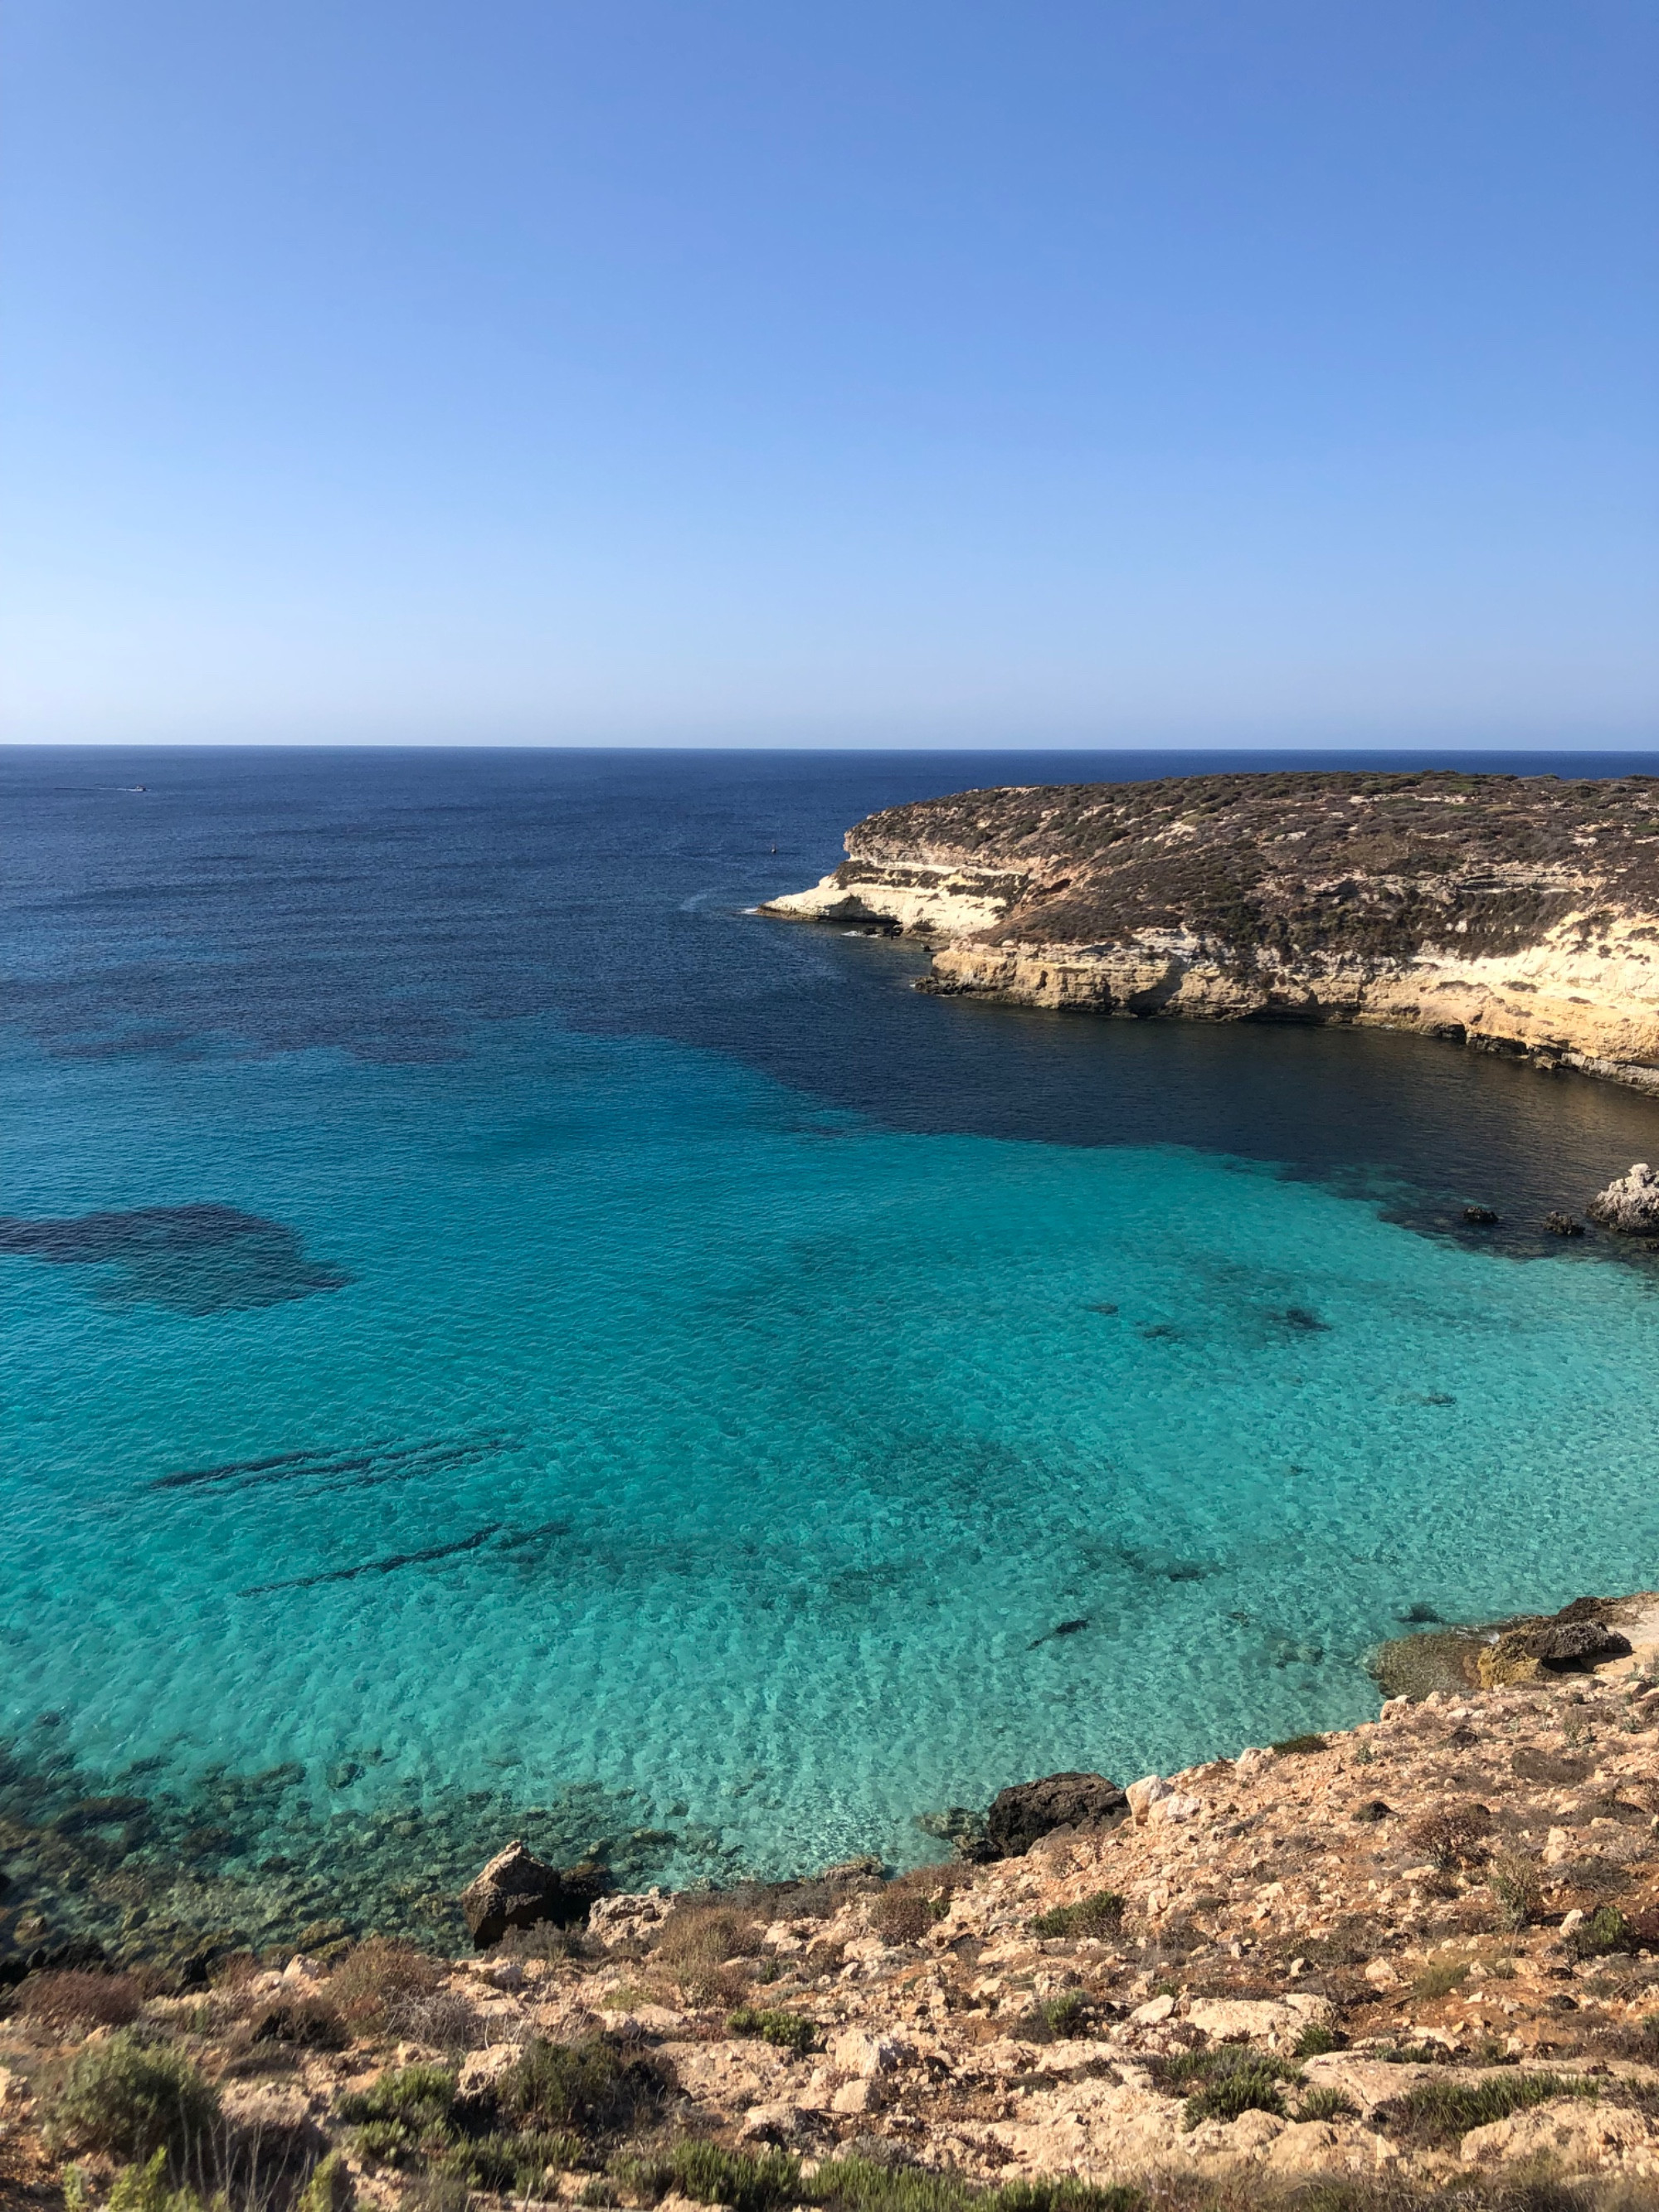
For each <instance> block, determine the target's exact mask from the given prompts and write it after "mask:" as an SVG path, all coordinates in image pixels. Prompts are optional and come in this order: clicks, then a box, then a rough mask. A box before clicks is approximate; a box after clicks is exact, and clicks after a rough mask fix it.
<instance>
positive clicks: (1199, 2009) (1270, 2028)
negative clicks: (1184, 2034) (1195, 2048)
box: [1187, 1992, 1336, 2045]
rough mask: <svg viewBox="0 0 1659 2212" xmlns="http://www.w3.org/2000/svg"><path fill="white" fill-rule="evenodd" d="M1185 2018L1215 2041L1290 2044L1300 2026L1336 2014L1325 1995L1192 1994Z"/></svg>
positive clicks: (1331, 2017)
mask: <svg viewBox="0 0 1659 2212" xmlns="http://www.w3.org/2000/svg"><path fill="white" fill-rule="evenodd" d="M1187 2016H1188V2019H1189V2020H1190V2021H1192V2024H1193V2026H1194V2027H1195V2028H1197V2029H1199V2030H1200V2033H1203V2034H1205V2035H1207V2036H1208V2037H1209V2038H1210V2039H1211V2040H1212V2042H1215V2043H1258V2042H1267V2043H1272V2044H1274V2045H1278V2044H1283V2043H1294V2042H1295V2041H1296V2039H1297V2037H1298V2036H1299V2035H1300V2034H1301V2033H1302V2031H1303V2029H1304V2027H1308V2026H1309V2025H1310V2023H1312V2022H1314V2021H1317V2022H1318V2023H1319V2024H1320V2025H1321V2026H1325V2025H1328V2023H1329V2022H1330V2021H1333V2020H1334V2019H1335V2017H1336V2008H1335V2007H1334V2005H1333V2004H1332V2003H1331V2002H1330V2000H1329V1998H1328V1997H1316V1996H1304V1995H1302V1994H1301V1993H1299V1992H1298V1993H1297V1995H1296V1996H1288V1997H1194V1999H1193V2001H1192V2003H1191V2005H1190V2006H1189V2007H1188V2015H1187Z"/></svg>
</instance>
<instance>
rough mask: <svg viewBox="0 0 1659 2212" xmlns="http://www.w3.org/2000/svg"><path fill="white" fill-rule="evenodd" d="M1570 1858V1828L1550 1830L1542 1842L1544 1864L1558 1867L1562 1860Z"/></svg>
mask: <svg viewBox="0 0 1659 2212" xmlns="http://www.w3.org/2000/svg"><path fill="white" fill-rule="evenodd" d="M1571 1856H1572V1832H1571V1829H1570V1828H1552V1829H1551V1830H1550V1832H1549V1834H1548V1835H1547V1837H1546V1838H1545V1840H1544V1864H1545V1865H1546V1866H1559V1865H1560V1863H1561V1862H1562V1860H1563V1859H1565V1858H1571Z"/></svg>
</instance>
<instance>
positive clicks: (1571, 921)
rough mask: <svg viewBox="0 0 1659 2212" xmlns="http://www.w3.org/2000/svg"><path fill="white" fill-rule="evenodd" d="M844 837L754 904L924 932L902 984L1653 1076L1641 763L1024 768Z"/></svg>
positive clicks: (1657, 803) (1643, 1085)
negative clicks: (1371, 1034) (1325, 1032)
mask: <svg viewBox="0 0 1659 2212" xmlns="http://www.w3.org/2000/svg"><path fill="white" fill-rule="evenodd" d="M847 853H848V857H847V859H846V860H845V861H844V862H843V863H842V866H840V867H839V868H837V869H836V872H835V873H834V874H833V875H830V876H826V877H825V878H823V882H822V883H820V884H818V885H817V887H816V888H815V889H813V890H809V891H801V892H798V893H796V894H794V895H793V896H789V897H785V898H780V899H777V900H775V901H774V902H772V903H771V904H770V905H769V906H768V907H765V908H763V909H762V911H763V912H764V913H766V914H769V915H780V916H783V917H787V918H790V919H795V920H804V921H836V922H842V923H848V922H851V923H854V924H860V923H875V924H878V925H881V926H884V927H897V928H898V929H900V930H901V931H902V932H904V933H913V934H915V935H917V936H920V937H922V938H925V939H927V941H928V942H930V943H931V944H932V945H933V948H934V951H933V972H932V975H930V977H929V978H928V980H927V982H926V984H924V986H923V987H924V988H926V989H930V990H933V991H938V992H950V993H960V994H969V995H979V996H985V997H991V998H998V999H1006V1000H1017V1001H1019V1002H1022V1003H1024V1004H1027V1005H1031V1006H1052V1007H1055V1008H1060V1009H1070V1010H1077V1011H1085V1012H1094V1013H1105V1014H1116V1015H1125V1016H1135V1017H1139V1018H1146V1017H1148V1016H1152V1015H1159V1014H1163V1015H1186V1016H1188V1017H1192V1018H1198V1019H1201V1020H1211V1021H1241V1020H1280V1021H1314V1022H1323V1021H1341V1022H1363V1023H1370V1024H1378V1025H1381V1026H1384V1027H1388V1028H1395V1029H1414V1030H1421V1031H1423V1032H1425V1034H1427V1035H1430V1036H1443V1037H1452V1038H1455V1039H1460V1040H1462V1041H1464V1042H1468V1043H1469V1044H1471V1045H1475V1046H1479V1047H1482V1048H1486V1049H1488V1050H1495V1051H1506V1052H1514V1053H1517V1054H1527V1055H1528V1056H1529V1057H1531V1058H1533V1059H1534V1060H1536V1061H1538V1062H1539V1063H1540V1064H1541V1065H1544V1066H1558V1065H1567V1066H1574V1067H1578V1068H1582V1069H1583V1070H1584V1071H1586V1072H1587V1073H1591V1074H1595V1075H1602V1076H1607V1077H1611V1078H1613V1079H1615V1080H1617V1081H1620V1082H1623V1083H1628V1084H1632V1085H1635V1086H1636V1087H1638V1089H1643V1090H1649V1091H1654V1092H1655V1093H1656V1094H1659V778H1656V777H1652V776H1623V777H1617V778H1611V779H1606V780H1595V781H1591V780H1588V779H1587V780H1584V781H1559V780H1558V779H1557V778H1555V777H1553V776H1525V777H1522V776H1512V775H1453V774H1449V773H1444V772H1437V773H1424V774H1414V775H1368V774H1363V773H1358V772H1346V773H1340V774H1311V773H1297V774H1283V775H1203V776H1183V777H1170V778H1166V779H1164V780H1163V781H1158V782H1152V783H1139V784H1066V785H1055V786H1047V787H1045V786H1025V787H1014V788H1012V789H1007V790H993V791H970V792H964V793H960V794H959V795H957V796H956V797H952V798H947V799H928V800H924V801H921V802H919V803H918V804H916V805H909V806H897V807H891V808H889V809H888V810H887V811H885V812H884V813H880V814H873V815H872V816H871V817H869V819H868V820H867V821H865V822H861V823H859V824H858V825H857V827H856V828H855V829H851V830H849V831H848V836H847Z"/></svg>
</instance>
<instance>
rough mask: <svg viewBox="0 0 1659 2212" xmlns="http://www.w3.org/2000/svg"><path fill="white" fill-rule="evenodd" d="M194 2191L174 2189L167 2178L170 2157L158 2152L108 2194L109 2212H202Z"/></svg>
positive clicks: (129, 2172) (200, 2203)
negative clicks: (168, 2158)
mask: <svg viewBox="0 0 1659 2212" xmlns="http://www.w3.org/2000/svg"><path fill="white" fill-rule="evenodd" d="M201 2208H202V2200H201V2198H200V2197H198V2196H197V2194H196V2191H194V2190H193V2189H175V2188H174V2187H173V2184H172V2183H171V2182H170V2181H169V2180H168V2179H167V2153H166V2152H165V2151H164V2150H158V2151H157V2152H156V2154H155V2156H154V2157H153V2158H151V2159H149V2160H147V2161H146V2163H145V2164H144V2165H143V2166H129V2167H128V2168H127V2170H126V2172H125V2173H123V2174H122V2175H120V2176H119V2178H118V2180H117V2181H116V2184H115V2186H114V2188H113V2189H112V2190H111V2191H110V2193H109V2203H108V2205H107V2207H106V2212H201Z"/></svg>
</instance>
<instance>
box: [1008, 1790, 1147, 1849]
mask: <svg viewBox="0 0 1659 2212" xmlns="http://www.w3.org/2000/svg"><path fill="white" fill-rule="evenodd" d="M1128 1810H1129V1801H1128V1798H1127V1796H1126V1794H1125V1793H1124V1791H1122V1790H1120V1789H1119V1788H1118V1786H1117V1784H1116V1783H1115V1782H1109V1781H1108V1780H1107V1778H1106V1777H1105V1776H1104V1775H1103V1774H1049V1775H1045V1776H1044V1777H1043V1778H1042V1781H1040V1782H1017V1783H1015V1784H1013V1785H1012V1788H1010V1789H1007V1790H999V1791H998V1792H997V1794H996V1796H994V1798H993V1799H992V1800H991V1808H990V1810H989V1811H988V1812H987V1814H986V1815H985V1835H986V1844H987V1850H988V1854H989V1856H990V1857H993V1858H999V1859H1009V1858H1018V1857H1020V1856H1021V1855H1022V1854H1023V1853H1024V1852H1025V1851H1028V1850H1030V1848H1031V1846H1032V1844H1035V1843H1036V1842H1037V1841H1038V1839H1039V1838H1042V1837H1043V1836H1048V1835H1052V1834H1053V1833H1054V1830H1055V1829H1056V1828H1096V1827H1101V1826H1110V1825H1115V1823H1116V1822H1118V1821H1119V1820H1123V1819H1124V1818H1126V1817H1127V1814H1128Z"/></svg>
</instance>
